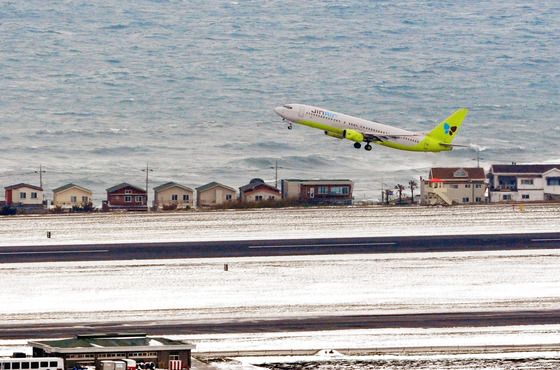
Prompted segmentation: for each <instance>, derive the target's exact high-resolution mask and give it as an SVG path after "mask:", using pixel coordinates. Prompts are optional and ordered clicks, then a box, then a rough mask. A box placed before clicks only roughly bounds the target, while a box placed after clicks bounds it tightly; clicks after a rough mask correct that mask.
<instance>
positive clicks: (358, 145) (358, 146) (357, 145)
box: [354, 143, 362, 149]
mask: <svg viewBox="0 0 560 370" xmlns="http://www.w3.org/2000/svg"><path fill="white" fill-rule="evenodd" d="M361 147H362V144H360V143H354V148H356V149H360V148H361Z"/></svg>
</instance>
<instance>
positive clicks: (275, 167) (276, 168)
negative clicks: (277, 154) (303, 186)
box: [269, 160, 284, 189]
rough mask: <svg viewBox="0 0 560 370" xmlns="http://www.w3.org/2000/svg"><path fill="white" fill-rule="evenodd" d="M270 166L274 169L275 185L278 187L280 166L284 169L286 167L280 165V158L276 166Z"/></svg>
mask: <svg viewBox="0 0 560 370" xmlns="http://www.w3.org/2000/svg"><path fill="white" fill-rule="evenodd" d="M269 168H270V169H273V170H274V187H275V188H276V189H278V168H280V169H283V168H284V167H278V160H276V161H275V162H274V166H271V167H269Z"/></svg>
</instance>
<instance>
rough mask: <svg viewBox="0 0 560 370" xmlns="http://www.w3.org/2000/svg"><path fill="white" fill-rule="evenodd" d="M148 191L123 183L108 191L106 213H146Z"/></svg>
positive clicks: (105, 202) (105, 203)
mask: <svg viewBox="0 0 560 370" xmlns="http://www.w3.org/2000/svg"><path fill="white" fill-rule="evenodd" d="M146 195H147V194H146V190H144V189H142V188H139V187H137V186H134V185H130V184H127V183H126V182H123V183H121V184H119V185H115V186H113V187H112V188H109V189H107V200H104V201H103V206H102V208H103V210H104V211H115V210H122V211H146V204H147V203H146Z"/></svg>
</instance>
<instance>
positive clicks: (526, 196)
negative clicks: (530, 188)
mask: <svg viewBox="0 0 560 370" xmlns="http://www.w3.org/2000/svg"><path fill="white" fill-rule="evenodd" d="M521 199H529V194H521Z"/></svg>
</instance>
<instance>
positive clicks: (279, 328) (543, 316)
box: [0, 310, 560, 339]
mask: <svg viewBox="0 0 560 370" xmlns="http://www.w3.org/2000/svg"><path fill="white" fill-rule="evenodd" d="M558 323H560V310H542V311H538V310H535V311H485V312H483V311H480V312H451V313H450V312H436V313H416V314H390V315H351V316H313V317H286V318H274V319H243V320H225V321H221V320H215V321H208V322H200V321H197V322H185V321H127V322H122V323H116V322H89V323H88V322H79V323H76V322H73V323H56V324H18V325H6V324H5V325H0V339H37V338H62V337H72V336H74V335H76V334H86V333H113V332H127V333H131V332H142V333H147V334H149V335H194V334H209V333H216V334H224V333H269V332H297V331H320V330H348V329H379V328H450V327H489V326H513V325H550V324H558Z"/></svg>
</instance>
